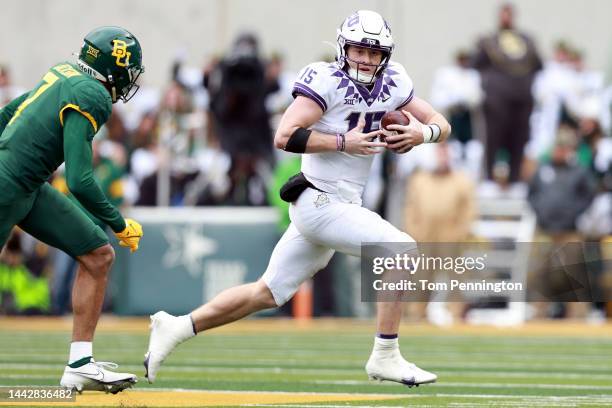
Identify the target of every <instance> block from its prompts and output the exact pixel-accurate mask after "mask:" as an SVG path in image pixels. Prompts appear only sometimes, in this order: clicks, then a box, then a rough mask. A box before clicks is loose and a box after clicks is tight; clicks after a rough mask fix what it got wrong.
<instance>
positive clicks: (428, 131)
mask: <svg viewBox="0 0 612 408" xmlns="http://www.w3.org/2000/svg"><path fill="white" fill-rule="evenodd" d="M421 129H422V131H423V143H431V142H432V138H433V129H432V128H431V127H430V126H429V125H423V127H422V128H421Z"/></svg>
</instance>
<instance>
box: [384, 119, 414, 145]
mask: <svg viewBox="0 0 612 408" xmlns="http://www.w3.org/2000/svg"><path fill="white" fill-rule="evenodd" d="M409 124H410V119H408V117H407V116H406V115H404V114H403V113H402V111H390V112H387V113H385V115H384V116H383V117H382V119H381V120H380V127H381V130H382V131H383V134H381V135H380V136H379V139H380V141H381V142H385V141H386V138H387V136H392V135H397V131H396V130H387V126H389V125H402V126H407V125H409ZM389 150H392V151H395V149H390V148H389ZM410 150H412V147H411V148H410V149H408V150H407V152H409V151H410Z"/></svg>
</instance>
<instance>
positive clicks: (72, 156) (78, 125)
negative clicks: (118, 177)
mask: <svg viewBox="0 0 612 408" xmlns="http://www.w3.org/2000/svg"><path fill="white" fill-rule="evenodd" d="M93 135H94V129H93V127H92V125H91V123H90V122H89V121H88V120H87V118H85V117H84V116H83V115H81V114H80V113H78V112H75V111H73V110H70V111H69V112H68V113H67V114H66V116H65V120H64V161H65V162H66V183H67V184H68V189H69V190H70V192H72V194H73V195H74V196H75V198H76V199H77V200H79V202H80V203H81V204H82V205H83V207H85V208H86V209H87V210H88V211H89V212H90V213H92V214H93V215H95V216H96V217H97V218H99V219H100V220H102V221H103V222H104V223H106V224H107V225H108V226H109V227H111V228H112V230H113V231H114V232H121V231H123V230H124V229H125V221H124V219H123V217H122V216H121V214H120V213H119V211H117V209H116V208H115V207H113V205H112V204H111V203H110V202H109V201H108V200H107V199H106V196H105V195H104V193H103V192H102V190H101V189H100V187H99V186H98V184H97V183H96V181H95V180H94V177H93V168H92V149H91V142H90V140H91V139H92V138H93Z"/></svg>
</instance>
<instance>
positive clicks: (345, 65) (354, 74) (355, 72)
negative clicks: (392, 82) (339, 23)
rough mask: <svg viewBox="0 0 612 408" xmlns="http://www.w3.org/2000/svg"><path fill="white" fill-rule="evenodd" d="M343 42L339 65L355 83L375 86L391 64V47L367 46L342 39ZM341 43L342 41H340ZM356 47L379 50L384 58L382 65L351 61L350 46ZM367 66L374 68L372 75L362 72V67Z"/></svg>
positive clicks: (363, 43)
mask: <svg viewBox="0 0 612 408" xmlns="http://www.w3.org/2000/svg"><path fill="white" fill-rule="evenodd" d="M342 40H343V41H342V42H343V43H344V44H343V46H342V51H341V53H340V57H339V61H338V62H339V65H341V66H342V69H343V70H345V72H346V73H347V74H348V76H349V77H351V78H352V79H353V80H354V81H355V82H358V83H359V84H362V85H365V86H369V85H372V84H374V82H375V81H376V79H377V78H378V77H379V76H380V75H381V74H382V73H383V71H384V70H385V68H386V67H387V65H388V64H389V60H390V59H391V49H390V48H389V47H378V46H375V45H366V43H365V42H359V43H357V42H354V41H347V40H346V39H344V38H342ZM364 40H368V39H364ZM339 42H340V41H339ZM351 45H352V46H355V47H361V48H369V49H372V50H377V51H380V52H381V54H382V58H381V60H380V63H378V64H367V63H364V62H359V61H355V60H353V59H351V58H350V57H349V56H348V47H349V46H351ZM350 63H353V64H354V65H355V67H354V68H353V67H351V65H350ZM363 66H366V67H369V68H372V71H371V73H367V72H363V71H362V70H361V67H363Z"/></svg>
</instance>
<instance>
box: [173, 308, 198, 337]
mask: <svg viewBox="0 0 612 408" xmlns="http://www.w3.org/2000/svg"><path fill="white" fill-rule="evenodd" d="M176 322H177V335H178V337H179V339H181V342H183V341H185V340H187V339H189V338H191V337H193V336H195V335H196V333H195V330H194V329H195V328H194V325H193V321H192V320H191V315H188V314H186V315H183V316H177V317H176Z"/></svg>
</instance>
